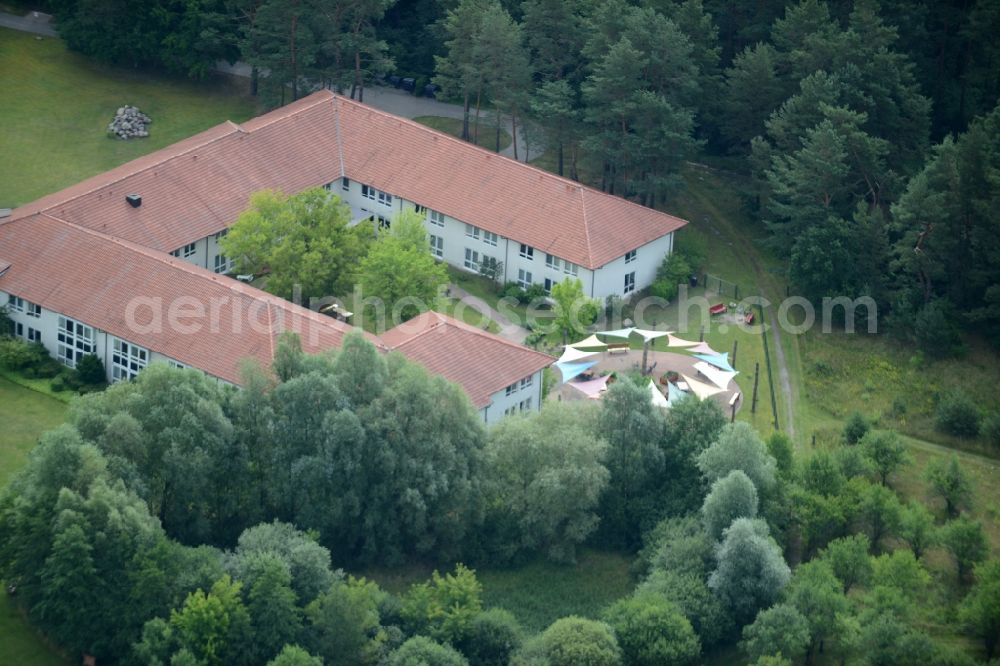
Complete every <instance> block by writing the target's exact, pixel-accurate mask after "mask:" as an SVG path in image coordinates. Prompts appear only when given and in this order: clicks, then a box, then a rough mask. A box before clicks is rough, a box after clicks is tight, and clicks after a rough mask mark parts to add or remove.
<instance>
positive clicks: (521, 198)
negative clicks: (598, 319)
mask: <svg viewBox="0 0 1000 666" xmlns="http://www.w3.org/2000/svg"><path fill="white" fill-rule="evenodd" d="M342 175H346V176H348V177H349V178H351V179H353V180H356V181H359V182H363V183H366V184H369V185H373V186H374V187H377V188H378V189H381V190H384V191H387V192H390V193H391V194H394V195H396V196H400V197H403V198H404V199H407V200H410V201H414V202H416V203H419V204H421V205H423V206H426V207H428V208H432V209H434V210H437V211H439V212H442V213H444V214H446V215H449V216H450V217H453V218H455V219H458V220H461V221H463V222H468V223H470V224H474V225H476V226H478V227H481V228H483V229H485V230H487V231H492V232H495V233H497V234H500V235H502V236H505V237H508V238H511V239H512V240H514V241H517V242H521V243H527V244H528V245H531V246H533V247H535V248H537V249H538V250H540V251H543V252H548V253H550V254H554V255H556V256H558V257H561V258H563V259H567V260H569V261H572V262H574V263H577V264H580V265H582V266H584V267H587V268H598V267H600V266H603V265H604V264H606V263H608V262H609V261H612V260H614V259H616V258H618V257H621V256H622V255H624V254H625V253H626V252H628V251H630V250H634V249H636V248H637V247H639V246H641V245H643V244H645V243H648V242H650V241H652V240H655V239H656V238H659V237H661V236H663V235H665V234H667V233H669V232H671V231H674V230H676V229H679V228H680V227H682V226H683V225H684V224H686V222H685V221H684V220H682V219H680V218H677V217H673V216H671V215H667V214H665V213H661V212H659V211H655V210H652V209H650V208H646V207H644V206H640V205H638V204H635V203H632V202H629V201H626V200H625V199H621V198H619V197H615V196H611V195H608V194H604V193H602V192H598V191H596V190H593V189H591V188H588V187H584V186H582V185H580V184H579V183H577V182H574V181H571V180H568V179H565V178H560V177H558V176H555V175H553V174H550V173H548V172H546V171H542V170H540V169H536V168H534V167H531V166H527V165H525V164H522V163H520V162H517V161H515V160H511V159H509V158H506V157H501V156H499V155H497V154H495V153H491V152H490V151H487V150H484V149H482V148H478V147H476V146H473V145H471V144H469V143H466V142H464V141H460V140H458V139H455V138H453V137H450V136H448V135H445V134H442V133H439V132H436V131H434V130H431V129H429V128H427V127H424V126H422V125H419V124H417V123H414V122H412V121H409V120H404V119H402V118H398V117H396V116H392V115H390V114H387V113H384V112H381V111H377V110H375V109H373V108H371V107H368V106H365V105H363V104H361V103H358V102H354V101H351V100H348V99H345V98H343V97H339V96H336V95H334V94H333V93H331V92H329V91H320V92H317V93H314V94H313V95H310V96H309V97H306V98H303V99H301V100H298V101H297V102H294V103H292V104H290V105H288V106H285V107H282V108H280V109H277V110H276V111H272V112H271V113H268V114H265V115H263V116H260V117H258V118H255V119H253V120H250V121H248V122H246V123H243V125H242V126H239V125H235V124H233V123H223V124H222V125H219V126H218V127H215V128H212V129H210V130H207V131H206V132H202V133H201V134H198V135H195V136H193V137H191V138H189V139H185V140H184V141H181V142H179V143H176V144H174V145H172V146H169V147H167V148H164V149H162V150H159V151H157V152H154V153H151V154H150V155H147V156H145V157H141V158H139V159H137V160H133V161H132V162H129V163H127V164H124V165H122V166H120V167H118V168H116V169H113V170H111V171H109V172H107V173H104V174H101V175H99V176H95V177H93V178H90V179H88V180H85V181H83V182H82V183H79V184H77V185H74V186H73V187H70V188H68V189H65V190H63V191H61V192H57V193H55V194H52V195H49V196H46V197H44V198H42V199H39V200H38V201H36V202H34V203H31V204H27V205H25V206H22V207H20V208H18V209H16V210H15V211H14V213H13V217H14V218H19V217H25V216H27V215H31V214H34V213H38V212H42V211H44V212H47V213H49V214H50V215H52V216H54V217H58V218H60V219H64V220H67V221H70V222H74V223H76V224H80V225H82V226H86V227H89V228H91V229H95V230H97V231H101V232H103V233H107V234H109V235H111V236H115V237H118V238H124V239H127V240H130V241H133V242H135V243H139V244H141V245H144V246H146V247H150V248H153V249H157V250H162V251H165V252H169V251H171V250H175V249H177V248H179V247H181V246H183V245H185V244H187V243H190V242H192V241H195V240H198V239H201V238H204V237H205V236H208V235H210V234H213V233H215V232H218V231H221V230H222V229H224V228H225V227H227V226H229V225H230V224H232V223H233V222H235V220H236V218H237V217H238V216H239V214H240V213H241V212H242V211H243V210H244V209H245V208H246V205H247V202H248V200H249V198H250V195H251V194H252V193H253V192H255V191H258V190H261V189H265V188H273V189H280V190H283V191H285V192H297V191H300V190H302V189H305V188H307V187H312V186H317V185H325V184H326V183H329V182H332V181H334V180H336V179H337V178H339V177H340V176H342ZM133 192H134V193H137V194H140V195H141V196H142V198H143V202H142V205H141V206H140V207H138V208H132V207H131V206H129V205H128V204H127V203H126V201H125V195H126V194H129V193H133Z"/></svg>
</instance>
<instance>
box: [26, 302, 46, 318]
mask: <svg viewBox="0 0 1000 666" xmlns="http://www.w3.org/2000/svg"><path fill="white" fill-rule="evenodd" d="M24 306H25V307H24V314H26V315H28V316H29V317H34V318H35V319H38V318H39V317H41V316H42V306H41V305H39V304H38V303H32V302H31V301H25V302H24Z"/></svg>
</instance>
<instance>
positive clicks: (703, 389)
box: [681, 375, 722, 400]
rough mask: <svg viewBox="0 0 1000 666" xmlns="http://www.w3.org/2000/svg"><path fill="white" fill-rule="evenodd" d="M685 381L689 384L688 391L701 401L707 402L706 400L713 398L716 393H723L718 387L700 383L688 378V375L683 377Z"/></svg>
mask: <svg viewBox="0 0 1000 666" xmlns="http://www.w3.org/2000/svg"><path fill="white" fill-rule="evenodd" d="M681 377H683V378H684V381H685V382H687V385H688V389H689V390H690V391H691V393H694V394H695V395H696V396H698V399H699V400H705V399H706V398H711V397H712V396H713V395H715V394H716V393H722V389H720V388H719V387H718V386H712V385H711V384H706V383H705V382H700V381H698V380H697V379H693V378H691V377H688V376H687V375H681Z"/></svg>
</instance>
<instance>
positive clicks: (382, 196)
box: [378, 190, 392, 206]
mask: <svg viewBox="0 0 1000 666" xmlns="http://www.w3.org/2000/svg"><path fill="white" fill-rule="evenodd" d="M378 202H379V203H380V204H382V205H383V206H391V205H392V195H391V194H388V193H386V192H383V191H382V190H378Z"/></svg>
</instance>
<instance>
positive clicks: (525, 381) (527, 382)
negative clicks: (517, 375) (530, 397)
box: [521, 375, 535, 391]
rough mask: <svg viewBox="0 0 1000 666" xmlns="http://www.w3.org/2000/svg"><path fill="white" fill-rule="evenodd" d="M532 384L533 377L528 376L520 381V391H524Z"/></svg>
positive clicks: (533, 381)
mask: <svg viewBox="0 0 1000 666" xmlns="http://www.w3.org/2000/svg"><path fill="white" fill-rule="evenodd" d="M534 383H535V376H534V375H528V376H527V377H525V378H524V379H522V380H521V390H522V391H523V390H524V389H526V388H529V387H531V385H532V384H534Z"/></svg>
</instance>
